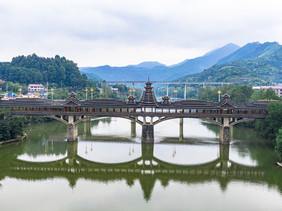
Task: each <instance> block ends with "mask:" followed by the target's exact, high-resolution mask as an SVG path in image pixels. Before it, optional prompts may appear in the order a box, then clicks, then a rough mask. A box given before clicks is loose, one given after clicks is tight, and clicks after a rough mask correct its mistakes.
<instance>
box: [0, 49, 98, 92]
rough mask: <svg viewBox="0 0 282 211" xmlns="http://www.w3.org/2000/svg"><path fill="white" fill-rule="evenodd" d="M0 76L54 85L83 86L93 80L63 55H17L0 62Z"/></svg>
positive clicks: (7, 79) (17, 80) (22, 82)
mask: <svg viewBox="0 0 282 211" xmlns="http://www.w3.org/2000/svg"><path fill="white" fill-rule="evenodd" d="M0 78H1V79H3V80H5V81H12V82H14V83H15V82H18V83H20V84H25V85H27V84H30V83H42V84H46V83H47V82H49V84H53V85H54V86H56V87H73V88H84V87H86V86H89V85H90V86H91V84H92V83H93V82H90V81H89V80H88V79H87V76H86V75H84V74H82V75H81V73H80V72H79V69H78V67H77V65H76V64H75V63H74V62H73V61H70V60H67V59H66V58H65V57H60V56H58V55H57V56H55V58H44V57H38V56H37V55H36V54H32V55H29V56H18V57H15V58H13V59H12V62H4V63H0Z"/></svg>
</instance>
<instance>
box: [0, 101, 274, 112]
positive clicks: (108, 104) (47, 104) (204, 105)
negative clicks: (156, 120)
mask: <svg viewBox="0 0 282 211" xmlns="http://www.w3.org/2000/svg"><path fill="white" fill-rule="evenodd" d="M67 102H68V101H67V100H46V99H34V98H17V99H10V100H1V101H0V107H21V106H23V107H42V108H52V107H53V108H54V107H55V108H62V107H65V106H75V107H82V108H83V107H94V108H140V107H143V106H146V107H158V108H188V109H219V108H237V109H246V110H249V109H266V107H267V105H268V104H270V103H271V102H270V101H254V102H245V103H232V104H231V105H230V104H220V103H218V102H209V101H203V100H181V101H176V102H171V103H170V104H162V103H161V102H155V103H153V102H152V103H144V102H142V101H136V102H135V103H130V104H128V103H126V102H124V101H121V100H113V99H93V100H83V101H78V102H77V104H75V103H72V104H67Z"/></svg>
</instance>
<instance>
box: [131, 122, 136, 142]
mask: <svg viewBox="0 0 282 211" xmlns="http://www.w3.org/2000/svg"><path fill="white" fill-rule="evenodd" d="M131 137H132V138H135V137H136V121H135V120H131Z"/></svg>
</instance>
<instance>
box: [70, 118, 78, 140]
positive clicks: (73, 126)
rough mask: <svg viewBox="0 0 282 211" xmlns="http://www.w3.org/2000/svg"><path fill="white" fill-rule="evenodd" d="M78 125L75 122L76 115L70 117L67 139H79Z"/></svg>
mask: <svg viewBox="0 0 282 211" xmlns="http://www.w3.org/2000/svg"><path fill="white" fill-rule="evenodd" d="M77 136H78V132H77V125H76V124H75V123H74V116H69V117H68V125H67V141H77Z"/></svg>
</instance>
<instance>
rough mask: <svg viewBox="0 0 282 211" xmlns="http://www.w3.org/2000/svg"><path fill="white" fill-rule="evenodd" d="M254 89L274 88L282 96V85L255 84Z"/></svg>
mask: <svg viewBox="0 0 282 211" xmlns="http://www.w3.org/2000/svg"><path fill="white" fill-rule="evenodd" d="M253 89H254V90H260V89H273V90H274V91H275V93H276V95H277V96H278V97H282V85H278V86H254V87H253Z"/></svg>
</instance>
